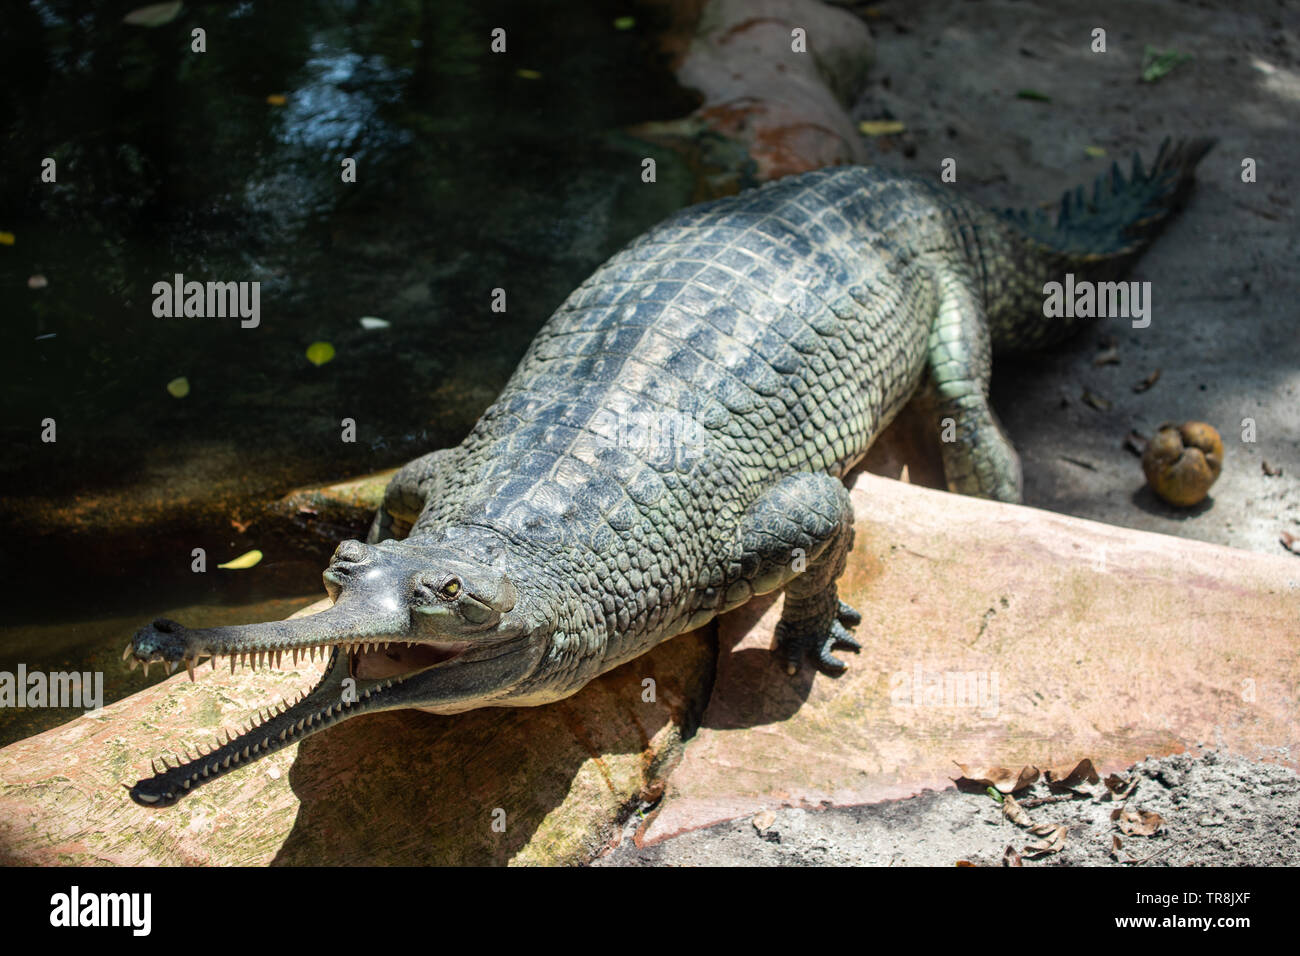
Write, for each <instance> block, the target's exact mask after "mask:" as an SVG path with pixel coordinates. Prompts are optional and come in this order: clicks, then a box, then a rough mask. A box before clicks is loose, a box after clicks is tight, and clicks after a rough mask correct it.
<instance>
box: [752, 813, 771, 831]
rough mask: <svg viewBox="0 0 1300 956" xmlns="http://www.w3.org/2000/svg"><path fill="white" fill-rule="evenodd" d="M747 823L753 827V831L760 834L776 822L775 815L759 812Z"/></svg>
mask: <svg viewBox="0 0 1300 956" xmlns="http://www.w3.org/2000/svg"><path fill="white" fill-rule="evenodd" d="M749 822H750V823H752V824H753V825H754V829H755V830H757V831H758V832H759V833H762V832H763V831H764V830H766V829H767V828H768V827H770V826H771V825H772V824H773V823H775V822H776V814H775V813H773V812H772V811H771V810H760V811H759V812H758V813H756V814H754V817H753V819H751V820H750V821H749Z"/></svg>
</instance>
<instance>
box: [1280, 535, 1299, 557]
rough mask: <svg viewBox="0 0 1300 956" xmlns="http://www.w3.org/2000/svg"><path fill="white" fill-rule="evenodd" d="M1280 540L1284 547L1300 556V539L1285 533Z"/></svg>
mask: <svg viewBox="0 0 1300 956" xmlns="http://www.w3.org/2000/svg"><path fill="white" fill-rule="evenodd" d="M1280 538H1281V540H1282V547H1284V548H1286V549H1287V550H1288V551H1290V552H1291V553H1292V554H1300V538H1297V537H1296V536H1295V535H1293V534H1291V532H1289V531H1283V532H1282V533H1281V535H1280Z"/></svg>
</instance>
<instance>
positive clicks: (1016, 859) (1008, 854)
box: [1002, 843, 1025, 866]
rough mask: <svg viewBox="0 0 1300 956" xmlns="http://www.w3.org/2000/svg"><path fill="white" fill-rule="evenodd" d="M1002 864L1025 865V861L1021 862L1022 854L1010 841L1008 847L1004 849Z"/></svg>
mask: <svg viewBox="0 0 1300 956" xmlns="http://www.w3.org/2000/svg"><path fill="white" fill-rule="evenodd" d="M1002 865H1003V866H1024V865H1025V864H1024V863H1022V862H1020V854H1019V853H1017V852H1016V848H1015V847H1013V846H1012V845H1011V844H1010V843H1008V844H1007V848H1006V849H1005V850H1003V851H1002Z"/></svg>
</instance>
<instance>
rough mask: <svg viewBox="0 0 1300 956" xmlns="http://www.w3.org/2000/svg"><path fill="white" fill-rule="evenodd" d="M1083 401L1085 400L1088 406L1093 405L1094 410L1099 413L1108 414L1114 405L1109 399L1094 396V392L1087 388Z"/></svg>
mask: <svg viewBox="0 0 1300 956" xmlns="http://www.w3.org/2000/svg"><path fill="white" fill-rule="evenodd" d="M1083 400H1084V402H1085V403H1086V404H1088V405H1091V406H1092V407H1093V408H1095V409H1097V411H1099V412H1108V411H1110V409H1111V406H1112V405H1113V404H1114V403H1113V402H1111V401H1110V400H1109V399H1106V398H1103V397H1102V396H1100V395H1094V394H1093V393H1092V392H1090V391H1088V390H1087V389H1086V388H1085V389H1084V390H1083Z"/></svg>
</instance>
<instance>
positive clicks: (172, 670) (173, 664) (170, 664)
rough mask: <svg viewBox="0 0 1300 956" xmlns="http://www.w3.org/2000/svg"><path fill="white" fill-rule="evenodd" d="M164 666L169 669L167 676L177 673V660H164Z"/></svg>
mask: <svg viewBox="0 0 1300 956" xmlns="http://www.w3.org/2000/svg"><path fill="white" fill-rule="evenodd" d="M163 667H164V668H166V670H167V676H168V677H171V676H172V674H173V673H175V671H176V662H175V661H163Z"/></svg>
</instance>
